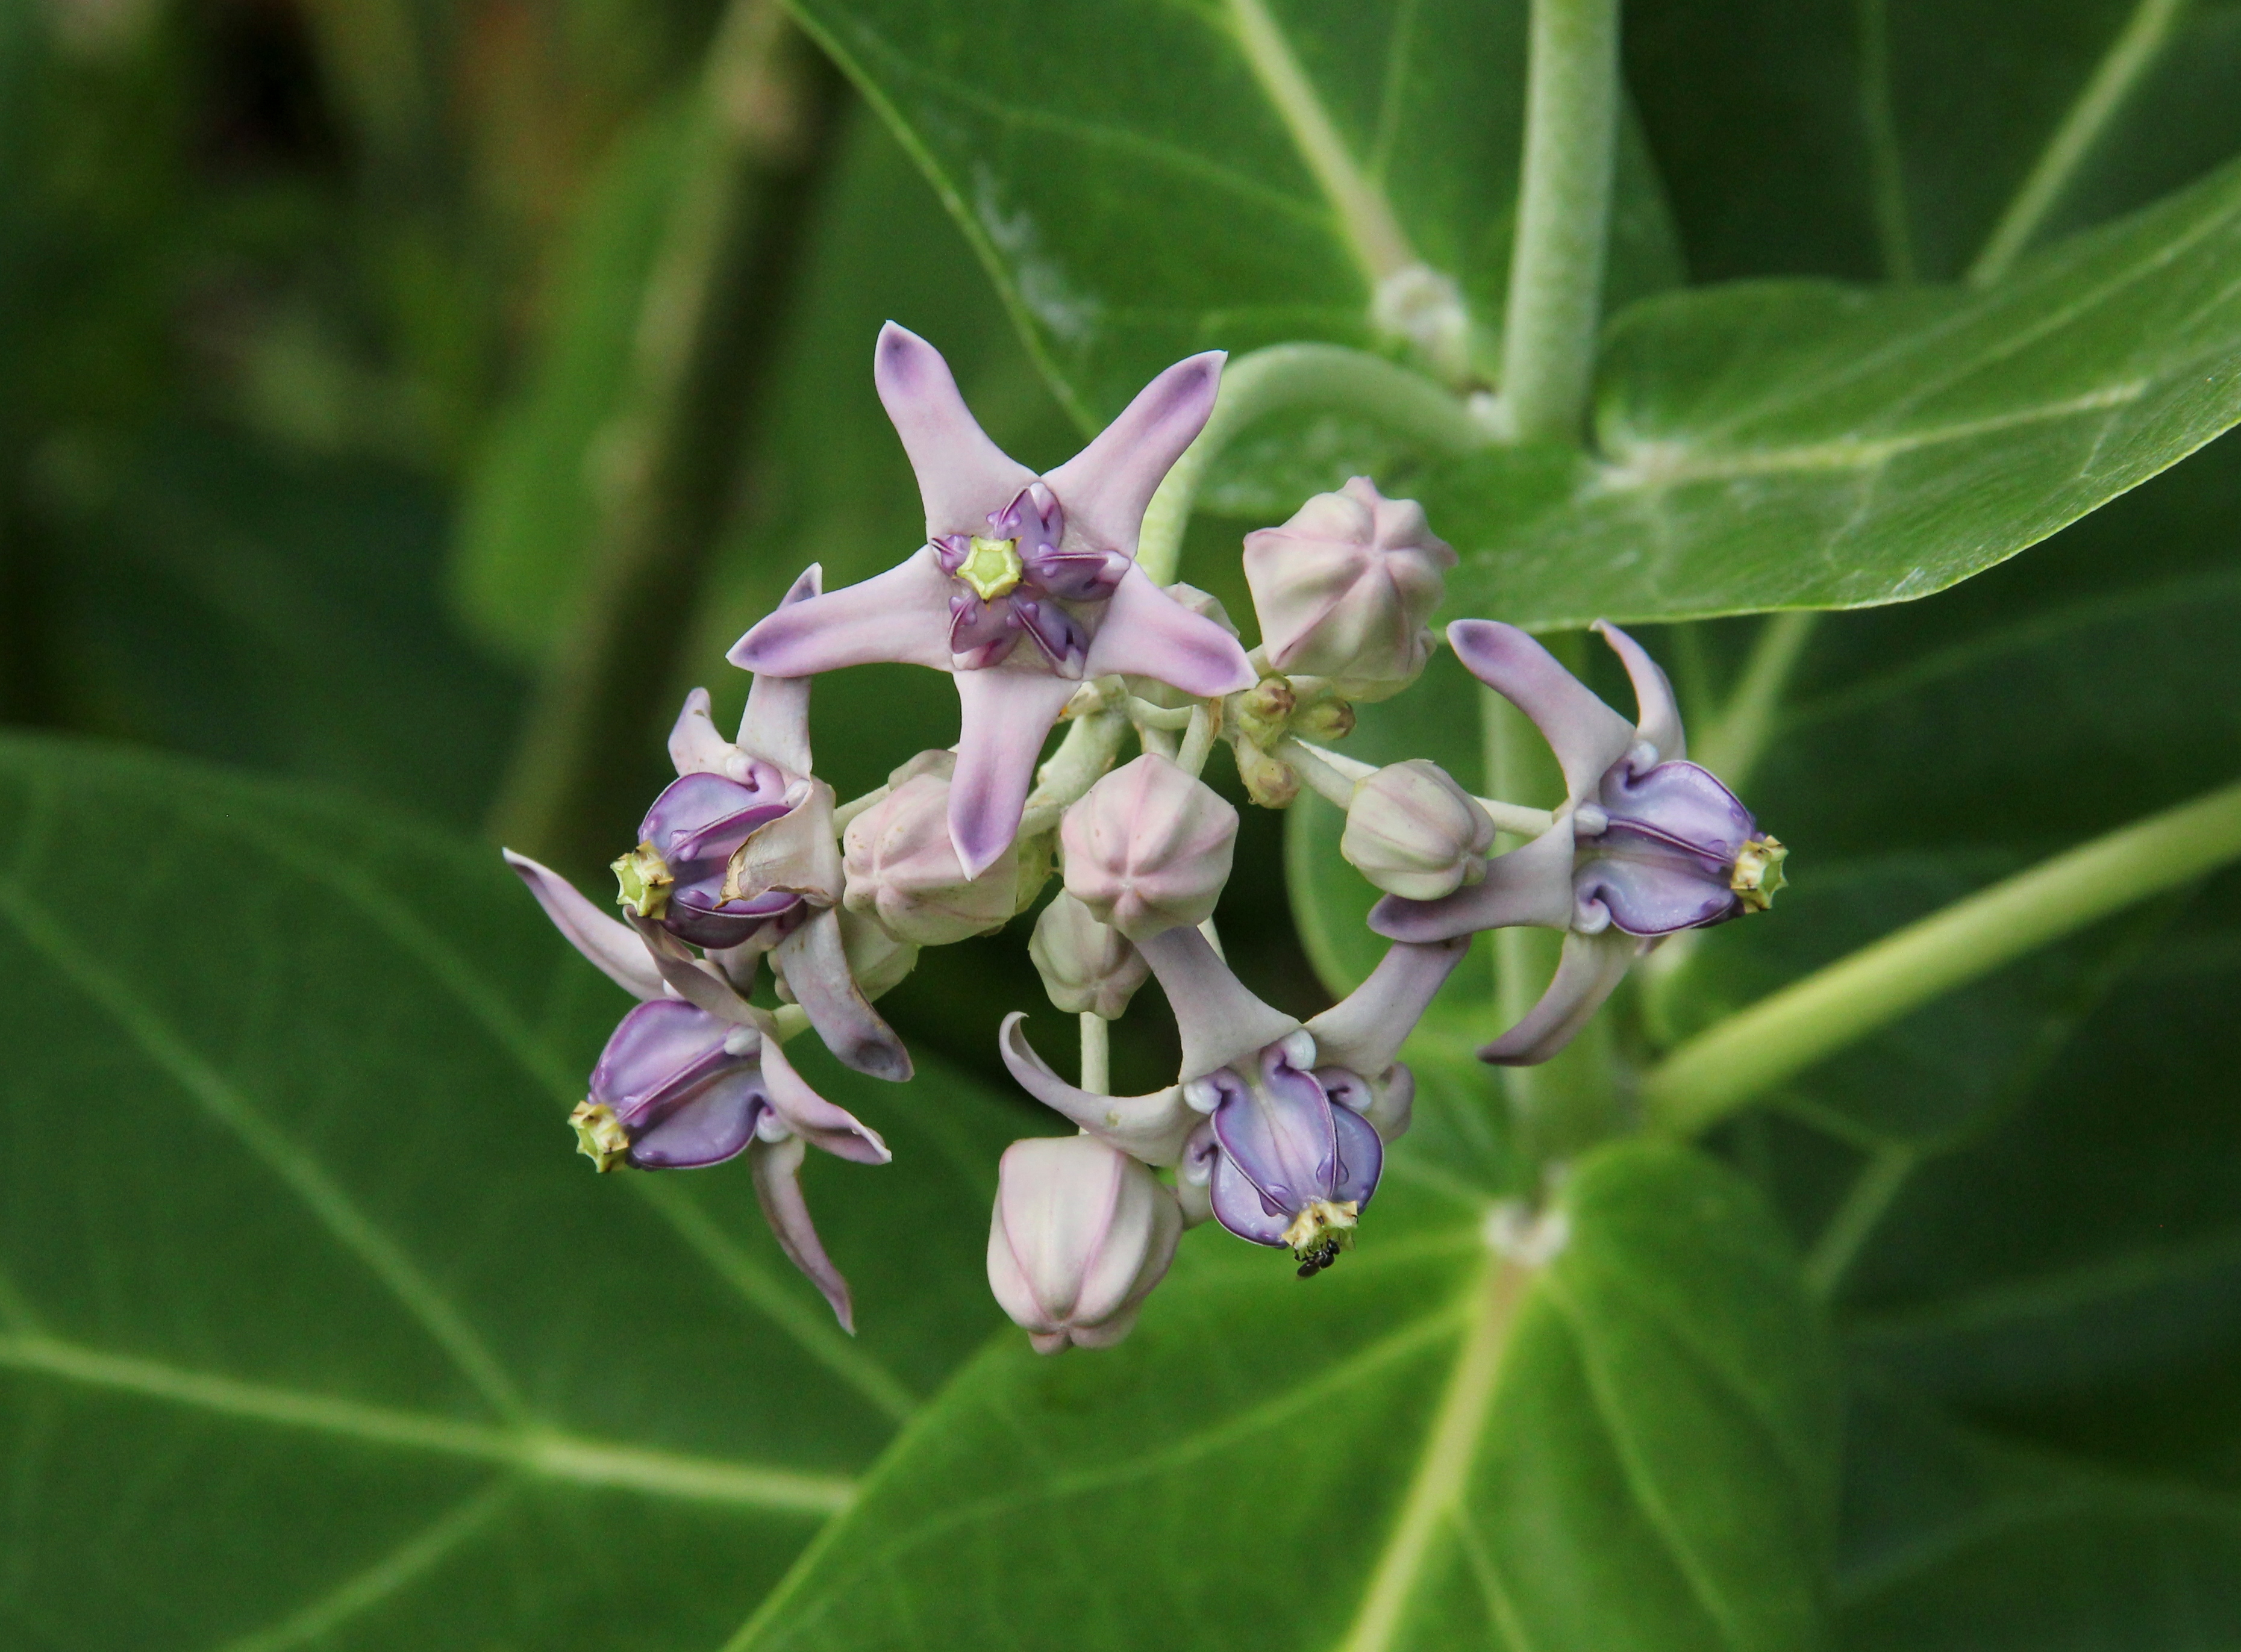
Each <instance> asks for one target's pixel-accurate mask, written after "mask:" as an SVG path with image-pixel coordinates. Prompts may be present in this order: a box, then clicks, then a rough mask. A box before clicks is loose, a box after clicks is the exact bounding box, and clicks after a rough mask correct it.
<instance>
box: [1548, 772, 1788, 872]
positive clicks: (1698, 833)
mask: <svg viewBox="0 0 2241 1652" xmlns="http://www.w3.org/2000/svg"><path fill="white" fill-rule="evenodd" d="M1596 798H1597V800H1598V801H1599V802H1601V803H1602V806H1603V807H1604V808H1605V809H1606V810H1608V811H1609V814H1610V817H1611V820H1612V823H1613V824H1614V825H1628V826H1640V827H1642V829H1643V830H1645V831H1649V832H1654V833H1657V834H1658V835H1659V836H1661V837H1665V838H1669V839H1672V840H1673V841H1674V842H1676V843H1681V844H1687V845H1689V846H1692V847H1694V848H1696V849H1698V850H1701V851H1702V853H1705V854H1707V855H1709V856H1710V857H1712V858H1713V859H1717V860H1723V861H1732V860H1733V859H1735V858H1736V854H1737V853H1739V852H1740V851H1741V850H1742V848H1743V845H1744V844H1745V843H1746V842H1748V841H1749V839H1751V837H1752V836H1754V835H1755V834H1756V833H1757V831H1758V822H1757V821H1756V820H1755V819H1752V818H1751V812H1750V811H1749V809H1746V808H1745V807H1743V800H1742V799H1740V798H1738V797H1736V794H1735V793H1732V792H1730V791H1729V790H1728V788H1727V787H1726V786H1723V785H1722V784H1721V782H1720V779H1719V778H1718V777H1717V776H1716V775H1715V774H1713V773H1712V772H1711V771H1710V770H1709V769H1701V768H1698V767H1697V766H1696V765H1695V764H1694V763H1660V764H1658V765H1657V766H1656V767H1655V768H1652V769H1649V770H1648V771H1646V772H1643V773H1641V774H1636V773H1635V772H1633V770H1632V769H1631V768H1630V767H1629V768H1621V769H1615V770H1613V771H1612V772H1610V773H1609V775H1607V776H1605V777H1604V779H1603V783H1602V789H1601V791H1600V792H1598V793H1597V794H1596ZM1589 847H1591V848H1592V847H1593V845H1589Z"/></svg>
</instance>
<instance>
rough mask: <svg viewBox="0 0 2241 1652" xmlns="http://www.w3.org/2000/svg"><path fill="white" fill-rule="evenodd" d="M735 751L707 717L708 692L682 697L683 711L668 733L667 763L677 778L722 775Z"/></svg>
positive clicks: (711, 719)
mask: <svg viewBox="0 0 2241 1652" xmlns="http://www.w3.org/2000/svg"><path fill="white" fill-rule="evenodd" d="M738 754H739V752H738V748H737V747H736V746H733V744H732V743H731V741H729V740H727V739H725V738H724V737H723V736H722V735H721V734H719V733H718V732H716V722H715V719H713V718H712V717H711V716H709V714H708V691H707V690H706V689H705V688H696V689H694V690H693V691H692V692H691V693H689V694H687V695H686V697H685V709H684V710H683V711H681V712H678V713H677V721H676V722H675V724H673V725H672V726H671V728H670V731H669V760H670V762H671V763H672V765H673V766H675V767H676V770H677V772H678V775H679V778H680V779H681V778H683V777H684V776H686V775H687V774H725V773H727V772H729V770H728V769H727V767H726V765H727V764H729V763H730V761H731V759H733V757H735V756H737V755H738Z"/></svg>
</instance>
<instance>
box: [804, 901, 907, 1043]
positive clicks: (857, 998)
mask: <svg viewBox="0 0 2241 1652" xmlns="http://www.w3.org/2000/svg"><path fill="white" fill-rule="evenodd" d="M778 966H779V969H780V970H782V971H783V972H785V974H786V987H788V989H789V990H791V991H792V992H793V999H794V1002H796V1003H797V1004H799V1005H800V1006H801V1007H802V1009H803V1010H804V1011H805V1012H806V1013H807V1014H808V1016H809V1024H810V1025H811V1026H812V1027H815V1028H816V1029H817V1036H818V1037H819V1038H820V1039H822V1040H825V1047H826V1049H828V1050H830V1051H832V1052H833V1054H834V1055H835V1056H837V1057H839V1058H840V1060H841V1061H842V1062H844V1063H845V1064H846V1065H847V1066H849V1067H853V1068H855V1069H856V1071H857V1072H859V1073H870V1074H871V1075H872V1076H873V1078H875V1079H886V1080H890V1081H892V1082H893V1083H897V1084H900V1083H902V1082H904V1081H905V1080H907V1079H908V1078H909V1077H910V1075H911V1059H910V1052H909V1051H908V1050H906V1049H905V1048H904V1047H903V1041H902V1040H900V1039H899V1038H897V1037H896V1036H895V1034H894V1030H893V1028H892V1027H889V1026H888V1025H887V1024H886V1021H884V1020H881V1019H880V1013H879V1012H878V1011H877V1010H875V1009H873V1007H872V1006H871V1004H870V1002H869V1000H866V998H865V996H864V994H863V993H861V992H860V991H858V990H857V987H856V978H855V977H854V976H853V975H852V974H851V973H849V971H848V957H847V953H846V951H845V950H844V949H843V948H842V946H841V944H840V914H839V913H837V912H836V911H834V910H833V908H832V907H830V906H827V907H825V908H823V909H822V910H820V911H817V912H813V913H810V915H809V917H808V918H807V919H806V920H804V921H803V922H802V923H800V924H799V925H797V926H795V928H794V931H793V933H792V934H790V935H788V936H787V937H786V939H785V940H782V941H780V942H779V945H778Z"/></svg>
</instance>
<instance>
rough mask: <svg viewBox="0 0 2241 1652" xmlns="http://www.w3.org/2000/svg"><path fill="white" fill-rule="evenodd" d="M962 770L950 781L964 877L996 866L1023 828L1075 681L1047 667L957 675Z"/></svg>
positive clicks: (953, 834) (954, 835) (952, 830)
mask: <svg viewBox="0 0 2241 1652" xmlns="http://www.w3.org/2000/svg"><path fill="white" fill-rule="evenodd" d="M956 682H957V701H958V706H959V711H960V719H959V729H958V736H957V772H956V773H955V774H954V775H953V776H952V777H951V779H950V786H949V838H950V842H951V843H952V844H953V846H955V848H956V850H957V859H958V860H959V862H960V864H961V865H962V866H964V868H965V875H966V876H967V877H968V878H977V877H979V876H980V874H981V873H984V872H986V871H987V869H988V868H989V867H990V866H993V865H994V864H995V863H996V860H997V859H998V857H1000V855H1002V853H1004V851H1005V849H1006V848H1007V846H1009V845H1010V843H1011V841H1012V839H1013V837H1014V836H1015V835H1016V834H1017V833H1018V832H1019V829H1020V810H1021V809H1023V808H1024V807H1026V806H1027V788H1028V787H1029V786H1031V785H1032V784H1033V783H1034V778H1035V759H1037V758H1038V757H1040V755H1041V754H1042V749H1043V739H1044V738H1045V737H1046V736H1047V735H1048V734H1049V732H1050V727H1051V725H1052V724H1053V723H1054V722H1056V721H1057V720H1058V714H1059V712H1060V711H1062V710H1064V709H1065V706H1066V703H1067V700H1069V699H1072V698H1073V697H1074V687H1075V685H1074V683H1072V682H1070V681H1069V680H1067V679H1066V678H1063V677H1051V676H1047V675H1045V674H1044V673H1043V672H1025V671H967V672H958V673H957V678H956Z"/></svg>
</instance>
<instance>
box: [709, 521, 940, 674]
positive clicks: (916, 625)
mask: <svg viewBox="0 0 2241 1652" xmlns="http://www.w3.org/2000/svg"><path fill="white" fill-rule="evenodd" d="M952 588H953V586H952V583H951V580H950V578H949V576H948V575H947V574H946V573H944V572H942V571H941V565H940V563H939V562H938V561H936V560H935V559H934V554H933V547H932V546H930V545H921V546H920V548H919V549H918V550H917V551H916V552H913V555H912V556H911V558H910V559H909V560H908V561H906V562H901V563H898V564H897V565H895V566H893V567H892V568H890V569H888V570H887V571H886V572H885V573H881V574H874V575H873V577H872V578H871V579H866V580H864V581H862V582H861V583H860V584H857V585H843V586H842V587H841V588H840V590H838V591H828V592H826V593H825V594H824V595H823V596H821V597H811V598H809V599H806V601H802V602H796V603H789V604H787V605H786V606H784V607H781V608H779V609H777V610H776V611H774V612H772V613H771V614H769V615H767V616H766V618H765V619H763V620H762V621H761V622H760V623H759V624H758V625H755V626H754V627H753V629H752V630H750V631H749V632H747V634H746V636H744V637H742V638H740V639H739V641H738V642H736V643H734V644H733V645H732V652H730V653H728V654H726V655H725V656H724V658H725V659H728V660H730V661H731V662H732V664H733V665H737V666H739V667H740V668H742V669H743V670H746V671H751V672H757V673H760V672H769V673H770V674H771V675H772V676H773V677H814V676H815V675H816V674H817V673H818V672H826V671H838V670H840V668H841V667H842V666H844V665H872V664H873V663H875V662H877V661H880V660H898V661H900V662H901V663H902V664H904V665H931V666H932V667H933V669H934V670H936V671H947V670H948V669H949V593H950V591H951V590H952Z"/></svg>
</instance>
